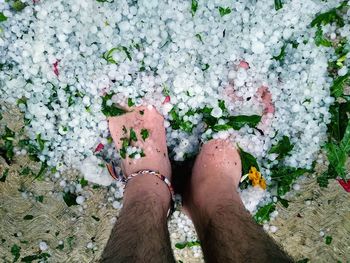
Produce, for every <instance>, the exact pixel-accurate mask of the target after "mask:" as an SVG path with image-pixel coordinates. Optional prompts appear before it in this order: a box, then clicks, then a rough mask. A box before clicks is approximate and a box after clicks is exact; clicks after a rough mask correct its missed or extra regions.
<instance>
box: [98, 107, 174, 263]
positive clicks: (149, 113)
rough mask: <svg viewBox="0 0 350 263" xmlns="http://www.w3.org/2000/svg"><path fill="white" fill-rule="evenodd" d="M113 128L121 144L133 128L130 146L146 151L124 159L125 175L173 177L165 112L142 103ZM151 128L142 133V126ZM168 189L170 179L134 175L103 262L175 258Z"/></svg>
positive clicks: (111, 123)
mask: <svg viewBox="0 0 350 263" xmlns="http://www.w3.org/2000/svg"><path fill="white" fill-rule="evenodd" d="M109 129H110V132H111V136H112V138H113V141H114V143H115V144H116V147H117V149H119V150H120V149H121V148H122V147H123V146H122V141H123V140H125V139H128V138H129V137H130V136H131V135H130V134H131V132H132V131H133V132H134V135H133V137H136V138H134V139H133V140H130V143H131V145H132V146H135V147H139V148H141V149H142V150H143V151H144V153H145V156H144V157H142V158H139V159H134V158H132V157H130V156H125V158H124V159H122V169H123V172H124V175H125V176H126V177H128V176H129V175H130V174H132V173H136V172H138V171H141V170H153V171H158V172H159V173H161V174H162V175H164V176H166V177H167V178H168V179H169V180H171V168H170V161H169V158H168V152H167V146H166V136H165V128H164V119H163V117H162V116H161V115H160V114H159V113H158V112H157V111H156V110H155V109H154V108H153V107H139V108H135V109H132V111H131V112H129V113H127V114H124V115H122V116H118V117H112V118H110V119H109ZM145 130H146V131H147V135H148V136H146V137H143V138H142V136H141V135H142V134H141V133H142V131H145ZM169 207H170V193H169V189H168V188H167V186H166V184H165V183H164V182H162V181H161V180H160V179H159V178H157V177H156V176H154V175H151V174H145V175H141V176H136V177H135V178H132V179H131V180H130V181H129V182H128V184H127V186H126V189H125V192H124V203H123V208H122V210H121V213H120V217H119V218H118V220H117V223H116V225H115V227H114V228H113V231H112V233H111V236H110V239H109V241H108V243H107V246H106V248H105V250H104V252H103V255H102V262H113V263H114V262H117V263H119V262H126V263H132V262H174V257H173V255H172V251H171V247H170V240H169V233H168V228H167V212H168V210H169Z"/></svg>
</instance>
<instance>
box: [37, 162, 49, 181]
mask: <svg viewBox="0 0 350 263" xmlns="http://www.w3.org/2000/svg"><path fill="white" fill-rule="evenodd" d="M47 167H48V165H47V163H46V162H42V163H41V166H40V170H39V172H38V174H37V175H36V176H35V178H34V179H37V180H39V181H42V180H43V179H44V175H45V174H46V171H47Z"/></svg>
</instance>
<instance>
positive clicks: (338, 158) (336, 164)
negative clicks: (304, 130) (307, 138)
mask: <svg viewBox="0 0 350 263" xmlns="http://www.w3.org/2000/svg"><path fill="white" fill-rule="evenodd" d="M325 149H326V151H327V157H328V161H329V163H330V166H331V167H332V168H333V170H334V172H335V173H336V174H337V175H338V176H340V177H344V176H345V162H346V157H347V155H346V152H345V151H344V150H343V149H342V148H341V147H339V146H338V145H336V144H333V143H327V144H326V145H325Z"/></svg>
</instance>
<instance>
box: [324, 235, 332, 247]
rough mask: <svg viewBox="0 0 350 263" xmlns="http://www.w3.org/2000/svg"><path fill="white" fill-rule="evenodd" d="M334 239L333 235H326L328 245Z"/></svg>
mask: <svg viewBox="0 0 350 263" xmlns="http://www.w3.org/2000/svg"><path fill="white" fill-rule="evenodd" d="M332 240H333V238H332V237H331V236H326V239H325V241H326V244H327V245H330V244H331V243H332Z"/></svg>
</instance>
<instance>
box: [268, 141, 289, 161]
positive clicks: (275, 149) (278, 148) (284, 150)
mask: <svg viewBox="0 0 350 263" xmlns="http://www.w3.org/2000/svg"><path fill="white" fill-rule="evenodd" d="M293 148H294V145H293V144H291V142H290V140H289V137H288V136H283V137H282V139H281V140H280V141H279V142H278V143H277V144H276V145H273V146H272V147H271V149H270V151H269V153H276V154H278V157H277V159H279V160H280V159H283V158H284V157H286V156H287V155H289V154H290V151H291V150H293Z"/></svg>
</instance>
